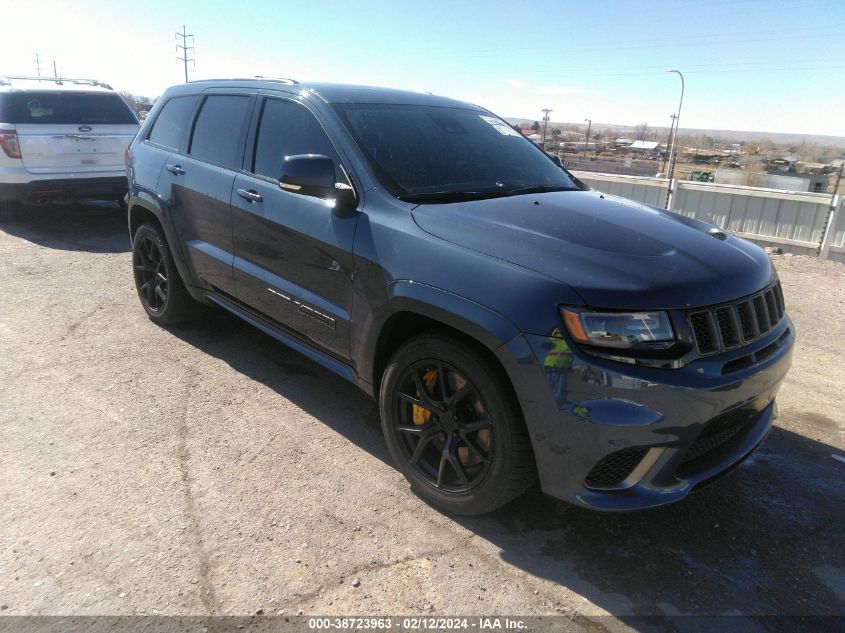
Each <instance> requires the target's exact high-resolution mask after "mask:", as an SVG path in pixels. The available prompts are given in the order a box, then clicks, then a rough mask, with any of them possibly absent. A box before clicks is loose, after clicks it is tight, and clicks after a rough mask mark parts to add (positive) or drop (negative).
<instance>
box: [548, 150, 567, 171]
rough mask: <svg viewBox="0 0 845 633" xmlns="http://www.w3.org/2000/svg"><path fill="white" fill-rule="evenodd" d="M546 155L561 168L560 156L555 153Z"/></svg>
mask: <svg viewBox="0 0 845 633" xmlns="http://www.w3.org/2000/svg"><path fill="white" fill-rule="evenodd" d="M548 157H549V158H550V159H551V160H552V162H553V163H554V164H555V165H557V166H558V167H560V168H561V169H563V163H562V162H560V156H558V155H557V154H548Z"/></svg>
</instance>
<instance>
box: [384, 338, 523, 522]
mask: <svg viewBox="0 0 845 633" xmlns="http://www.w3.org/2000/svg"><path fill="white" fill-rule="evenodd" d="M432 372H434V373H433V374H432ZM441 377H445V380H443V379H442V378H441ZM444 384H445V387H446V390H445V394H444V393H443V392H442V391H441V387H442V386H443V385H444ZM379 408H380V413H381V423H382V430H383V432H384V437H385V440H386V442H387V446H388V449H389V450H390V454H391V456H392V457H393V459H394V461H395V462H396V464H397V466H398V468H399V470H400V471H401V472H402V474H403V475H404V476H405V478H406V479H407V480H408V481H409V482H410V484H411V488H412V489H413V490H414V492H416V493H417V494H418V495H419V496H420V497H422V498H423V499H424V500H425V501H427V502H428V503H430V504H431V505H433V506H435V507H437V508H438V509H441V510H444V511H446V512H451V513H454V514H461V515H474V514H484V513H487V512H490V511H492V510H495V509H496V508H498V507H500V506H503V505H504V504H506V503H508V502H509V501H511V500H513V499H514V498H516V497H517V496H519V495H520V494H522V493H523V492H525V491H526V490H528V489H529V488H530V487H531V486H532V485H533V484H534V483H535V481H536V479H537V468H536V465H535V462H534V454H533V452H532V450H531V444H530V440H529V437H528V432H527V430H526V428H525V421H524V419H523V417H522V413H521V411H520V407H519V404H518V403H517V400H516V396H515V395H514V393H513V389H512V388H511V385H510V383H509V381H508V380H507V378H506V377H505V376H503V375H502V372H501V370H499V369H498V368H496V367H494V366H493V364H492V362H489V361H488V360H487V359H485V358H484V356H483V354H482V353H481V352H480V351H479V350H477V349H475V348H474V347H473V346H471V345H468V344H467V343H465V342H464V341H462V340H460V339H459V338H457V337H454V336H452V335H449V334H446V333H443V334H441V333H437V332H435V333H426V334H423V335H420V336H417V337H415V338H413V339H411V340H409V341H408V342H406V343H405V344H404V345H402V347H400V348H399V349H398V350H397V351H396V353H395V354H394V355H393V357H392V358H391V359H390V362H389V363H388V365H387V368H386V370H385V372H384V376H383V378H382V382H381V388H380V391H379ZM424 442H426V444H424V445H423V443H424ZM421 445H422V446H421Z"/></svg>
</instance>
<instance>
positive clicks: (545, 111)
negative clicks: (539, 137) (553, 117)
mask: <svg viewBox="0 0 845 633" xmlns="http://www.w3.org/2000/svg"><path fill="white" fill-rule="evenodd" d="M542 112H543V151H546V125H547V124H548V123H549V112H551V109H550V108H543V110H542Z"/></svg>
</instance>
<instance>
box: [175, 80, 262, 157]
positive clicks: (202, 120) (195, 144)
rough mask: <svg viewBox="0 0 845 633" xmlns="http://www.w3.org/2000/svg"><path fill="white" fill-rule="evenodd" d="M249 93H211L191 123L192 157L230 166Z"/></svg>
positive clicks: (241, 128) (238, 138) (235, 153)
mask: <svg viewBox="0 0 845 633" xmlns="http://www.w3.org/2000/svg"><path fill="white" fill-rule="evenodd" d="M250 99H251V98H250V97H248V96H212V97H208V98H207V99H206V100H205V103H204V104H203V105H202V110H200V113H199V116H198V117H197V122H196V124H195V125H194V135H193V138H192V139H191V149H190V151H189V152H188V153H189V154H190V155H191V156H193V157H195V158H198V159H200V160H204V161H208V162H209V163H216V164H218V165H222V166H224V167H233V166H235V164H236V162H240V161H236V160H235V158H236V155H237V154H238V153H239V152H238V151H239V150H240V148H241V144H240V141H241V131H242V130H243V125H244V117H246V112H247V108H248V107H249V103H250Z"/></svg>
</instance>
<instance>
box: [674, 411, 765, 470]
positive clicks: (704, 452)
mask: <svg viewBox="0 0 845 633" xmlns="http://www.w3.org/2000/svg"><path fill="white" fill-rule="evenodd" d="M759 417H760V412H759V411H754V410H748V409H742V410H740V411H734V412H732V413H729V414H726V415H723V416H720V417H717V418H715V419H713V420H712V421H710V422H709V423H708V424H707V426H706V427H704V430H703V431H702V432H701V434H700V435H699V436H698V438H697V439H696V440H695V442H693V443H692V446H690V447H689V450H687V452H686V453H685V454H684V457H683V459H682V460H681V463H680V465H679V467H678V476H680V477H687V476H689V475H691V474H694V473H696V472H700V471H702V470H705V469H707V468H709V467H710V466H712V465H715V464H717V463H719V462H720V461H721V460H722V459H723V458H724V456H725V455H726V454H727V453H729V452H730V451H731V450H732V449H733V448H734V447H735V446H736V445H737V444H739V442H740V441H742V438H743V437H745V435H746V433H748V431H750V430H751V429H752V428H753V427H754V424H756V422H757V420H758V419H759Z"/></svg>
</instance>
